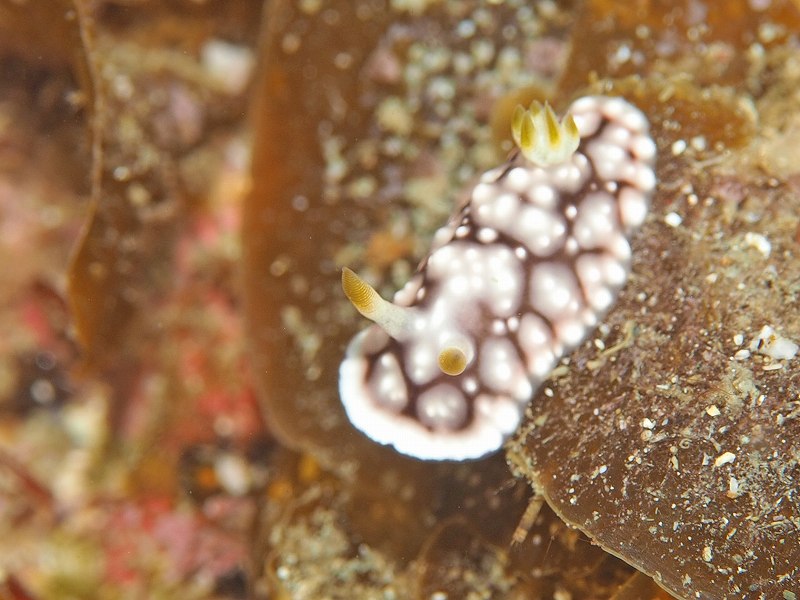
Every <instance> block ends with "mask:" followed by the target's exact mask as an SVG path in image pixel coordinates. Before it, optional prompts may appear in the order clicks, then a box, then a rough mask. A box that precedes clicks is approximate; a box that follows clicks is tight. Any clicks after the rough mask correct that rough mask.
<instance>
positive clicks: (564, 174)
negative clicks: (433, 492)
mask: <svg viewBox="0 0 800 600" xmlns="http://www.w3.org/2000/svg"><path fill="white" fill-rule="evenodd" d="M538 111H550V109H549V107H547V106H545V107H541V106H540V105H536V106H533V105H532V106H531V109H530V111H524V109H523V112H522V113H519V109H518V113H519V114H517V115H515V120H516V121H517V127H518V128H517V129H515V131H514V137H515V140H516V141H517V143H518V145H519V146H520V147H521V148H523V151H517V152H515V153H514V154H513V155H512V156H511V158H510V159H509V161H508V162H507V163H505V164H503V165H501V166H499V167H497V168H495V169H492V170H490V171H488V172H487V173H485V174H484V175H483V176H482V177H481V179H480V181H479V182H478V183H477V184H476V185H475V187H474V188H473V189H472V193H471V201H470V202H469V203H467V204H466V205H465V206H463V207H462V208H461V209H460V210H459V212H458V213H457V214H455V215H454V216H453V217H452V219H451V220H450V222H449V223H448V224H447V225H446V226H444V227H443V228H441V229H440V230H439V231H438V232H437V233H436V235H435V237H434V241H433V248H432V250H431V253H430V254H429V256H428V257H427V258H426V259H425V260H423V261H422V264H421V265H420V267H419V270H418V271H417V273H416V274H415V275H414V276H413V277H412V279H411V280H410V281H409V282H408V283H407V284H406V286H405V287H404V288H403V289H401V290H400V291H399V292H398V293H397V294H396V295H395V298H394V303H389V302H387V301H385V300H382V299H381V298H380V297H378V296H377V294H376V293H375V292H374V290H372V288H370V287H369V286H368V285H367V284H366V283H364V282H363V281H362V280H360V279H359V278H358V277H357V276H356V275H355V274H354V273H353V272H352V271H349V269H347V270H345V272H344V273H343V286H344V289H345V293H346V294H347V296H348V297H349V298H350V299H351V300H352V301H353V304H354V305H355V306H356V307H357V308H358V310H359V311H360V312H361V313H362V314H364V315H365V316H367V317H368V318H370V319H372V320H373V321H375V324H374V325H372V326H371V327H369V328H368V329H366V330H364V331H362V332H361V333H359V334H358V335H356V336H355V338H354V339H353V340H352V341H351V343H350V345H349V347H348V349H347V354H346V356H345V359H344V361H343V362H342V365H341V369H340V379H339V391H340V395H341V398H342V402H343V404H344V407H345V410H346V411H347V415H348V417H349V418H350V420H351V421H352V422H353V424H354V425H355V426H356V427H357V428H358V429H360V430H361V431H363V432H364V433H365V434H366V435H368V436H369V437H370V438H372V439H373V440H375V441H376V442H379V443H381V444H389V445H392V446H394V447H395V448H396V449H397V450H398V451H399V452H402V453H404V454H408V455H410V456H413V457H417V458H420V459H429V460H466V459H474V458H478V457H481V456H483V455H485V454H488V453H490V452H493V451H495V450H497V449H499V448H500V447H501V446H502V444H503V442H504V440H505V439H506V438H507V437H508V436H509V435H511V434H512V433H513V432H514V431H515V430H516V428H517V426H518V424H519V422H520V420H521V418H522V414H523V411H524V409H525V406H526V405H527V403H528V402H529V401H530V400H531V398H532V397H533V395H534V393H535V392H536V390H537V389H538V388H539V386H540V385H541V384H542V382H543V381H544V380H545V379H546V378H547V376H548V374H549V373H550V371H551V369H552V368H553V367H554V366H555V365H556V363H557V362H558V361H559V359H560V358H561V357H562V356H564V354H565V353H567V352H570V351H571V350H572V349H573V348H575V347H576V346H577V345H578V344H580V343H581V342H582V341H583V340H584V339H585V338H586V337H587V335H588V334H589V333H590V332H591V331H592V330H593V329H594V328H595V326H596V325H597V324H598V322H599V320H600V319H601V318H602V317H603V315H604V314H605V313H606V312H607V311H608V310H609V308H611V306H612V305H613V303H614V301H615V300H616V297H617V295H618V293H619V290H620V289H621V288H622V286H623V285H624V284H625V281H626V280H627V277H628V272H629V269H630V258H631V247H630V243H629V239H630V236H631V234H632V232H633V231H634V230H635V229H637V228H638V227H639V226H640V225H641V224H642V223H643V222H644V219H645V216H646V214H647V210H648V204H649V200H650V196H651V194H652V192H653V189H654V188H655V185H656V178H655V174H654V171H653V161H654V159H655V153H656V147H655V144H654V143H653V140H652V139H651V137H650V135H649V133H648V123H647V119H646V118H645V116H644V115H643V114H642V113H641V112H640V111H639V110H638V109H636V108H635V107H633V106H632V105H631V104H629V103H628V102H626V101H624V100H623V99H621V98H609V97H586V98H581V99H579V100H576V101H575V102H574V103H573V104H572V106H571V107H570V109H569V113H568V116H567V117H565V118H564V119H563V120H562V121H561V122H560V123H559V122H558V121H557V120H556V119H555V116H554V115H553V114H552V111H550V112H549V113H546V112H538ZM528 112H530V113H531V116H530V118H529V115H528V114H527V113H528ZM528 121H530V123H528ZM542 124H544V125H542ZM542 126H546V127H548V128H549V130H548V132H547V135H545V132H542V131H541V130H540V127H542ZM531 128H533V129H531ZM576 132H577V135H578V136H579V141H578V138H577V137H576V138H574V142H573V141H571V139H570V136H571V135H574V134H576ZM526 144H527V147H526ZM542 144H544V147H542ZM548 144H549V146H548ZM531 146H535V148H533V149H532V148H531ZM575 146H577V149H574V148H575ZM565 148H567V149H568V150H565ZM573 149H574V151H573ZM534 150H535V151H534ZM526 156H527V158H526ZM532 159H533V160H532ZM534 161H536V162H534Z"/></svg>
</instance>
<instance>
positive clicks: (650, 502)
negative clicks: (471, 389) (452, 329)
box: [0, 0, 800, 600]
mask: <svg viewBox="0 0 800 600" xmlns="http://www.w3.org/2000/svg"><path fill="white" fill-rule="evenodd" d="M723 6H724V9H723ZM584 93H603V94H615V95H621V96H624V97H625V98H627V99H628V100H629V101H630V102H633V103H634V104H636V105H637V106H638V107H640V108H641V109H642V110H643V111H644V112H645V113H646V114H647V116H648V117H649V119H650V123H651V128H652V133H653V135H654V138H655V140H656V143H657V146H658V150H659V155H658V161H657V175H658V180H659V184H658V188H657V191H656V195H655V197H654V200H653V203H652V210H651V213H650V215H649V216H648V219H647V221H646V223H645V225H644V227H643V228H642V230H641V231H639V232H638V233H637V234H636V236H635V237H634V239H633V243H632V246H633V257H634V258H633V271H632V275H631V278H630V280H629V282H628V284H627V286H626V287H625V289H624V290H623V292H622V294H621V296H620V299H619V301H618V302H617V304H616V305H615V307H614V308H613V309H612V311H611V312H610V313H609V314H608V315H607V317H606V318H605V320H604V322H603V325H602V326H601V327H600V328H598V330H597V331H596V332H595V333H594V334H593V335H592V336H591V337H590V339H589V340H588V341H587V342H586V343H584V344H583V345H582V346H581V347H580V348H579V349H578V350H576V351H575V352H574V353H573V354H572V355H571V356H570V357H569V358H568V359H565V360H564V361H562V363H561V364H560V365H559V367H558V368H557V369H556V370H555V371H554V373H553V375H552V377H551V379H550V380H549V381H548V382H547V384H546V385H545V386H543V387H542V389H540V390H539V393H538V395H537V397H536V398H535V400H534V402H533V403H532V404H531V407H530V410H529V411H528V413H527V415H526V418H525V421H524V424H523V426H522V427H521V428H520V431H519V432H518V433H517V435H516V436H515V437H514V438H513V439H512V440H511V441H510V442H509V443H508V444H507V445H506V448H505V450H504V452H500V453H498V454H496V455H494V456H492V457H490V458H487V459H484V460H480V461H475V462H469V463H460V464H454V463H423V462H419V461H414V460H411V459H408V458H405V457H402V456H400V455H398V454H396V453H394V452H393V451H392V450H389V449H387V448H383V447H379V446H377V445H375V444H373V443H372V442H370V441H369V440H367V439H366V438H365V437H363V436H362V435H361V434H359V433H357V432H356V431H355V430H354V429H353V428H352V427H351V426H350V425H349V424H348V422H347V419H346V417H345V415H344V412H343V409H342V408H341V405H340V403H339V400H338V393H337V382H336V379H337V369H338V365H339V362H340V360H341V357H342V355H343V351H344V348H345V345H346V343H347V341H348V339H349V338H350V337H351V336H352V335H353V334H354V333H355V332H356V331H357V330H359V329H360V328H361V327H363V326H364V322H363V319H361V318H360V317H359V316H358V315H357V313H356V311H355V310H354V309H353V308H352V307H351V306H350V304H349V303H348V302H347V300H346V299H345V297H344V295H343V294H342V292H341V290H340V287H339V270H340V268H341V267H342V266H344V265H347V266H350V267H352V268H353V269H355V270H356V271H358V272H359V273H361V274H362V275H363V276H364V277H365V278H366V279H368V280H369V281H370V282H372V283H374V284H375V285H376V286H377V287H378V289H379V290H380V291H381V292H382V293H383V294H384V295H385V296H388V295H390V294H391V293H392V292H393V291H395V290H396V289H397V288H398V287H400V286H401V285H402V284H403V283H404V282H405V281H406V280H407V278H408V277H409V276H410V274H411V273H412V272H413V270H414V268H415V266H416V264H417V262H418V261H419V259H420V257H422V256H424V254H425V253H426V251H427V248H428V246H429V243H430V238H431V235H432V233H433V231H434V230H435V229H436V228H437V227H438V226H440V225H441V224H442V223H443V222H444V221H445V220H446V219H447V216H448V215H449V213H450V211H451V208H452V207H453V206H454V205H455V204H457V203H458V202H459V201H460V200H461V199H462V198H463V196H462V194H463V190H464V189H465V187H466V186H468V185H469V184H470V183H471V182H472V181H474V179H475V177H476V176H477V175H479V174H480V173H481V172H482V171H483V170H485V169H487V168H490V167H492V166H495V165H497V164H499V163H500V162H502V161H503V160H504V157H505V156H506V154H507V153H508V151H509V149H510V147H511V146H510V140H509V135H508V132H509V121H510V115H511V111H512V109H513V108H514V106H515V105H516V104H517V103H518V102H524V103H526V102H528V101H530V100H531V99H533V98H538V99H549V101H550V102H551V103H552V104H553V105H554V106H555V107H556V108H557V109H559V110H561V109H563V108H564V107H566V106H567V105H568V104H569V102H570V101H571V100H572V99H573V98H575V97H577V96H579V95H582V94H584ZM799 107H800V3H798V2H796V1H794V2H793V1H790V0H772V1H771V0H747V1H745V0H731V1H728V2H725V3H718V2H713V1H712V0H705V1H704V0H674V1H668V0H661V1H656V0H649V1H648V0H641V1H636V2H629V1H623V0H616V1H615V0H584V1H582V2H581V1H577V0H574V1H564V2H557V1H554V0H542V1H536V2H533V1H530V2H525V1H523V0H508V1H505V2H503V1H500V0H483V1H477V0H475V1H473V0H464V1H454V0H450V1H445V0H294V1H282V0H273V1H271V2H266V4H262V2H256V1H244V0H242V1H232V0H171V1H168V2H162V1H156V0H113V1H112V0H96V1H93V2H88V1H87V0H51V1H48V2H43V1H40V0H39V1H37V0H14V1H11V0H3V1H2V2H0V231H1V232H2V235H0V264H2V267H1V268H0V294H1V295H2V296H1V298H2V301H0V331H2V332H3V335H2V336H0V598H2V599H3V600H6V599H9V600H27V599H31V600H38V599H48V600H49V599H72V598H76V599H77V598H81V599H82V598H110V599H111V598H113V599H126V598H131V599H134V598H136V599H138V598H148V599H151V598H153V599H158V598H181V599H193V598H197V599H205V598H218V599H226V598H274V599H295V598H296V599H312V600H318V599H320V600H321V599H327V598H330V599H338V598H341V599H353V600H357V599H362V598H364V599H373V598H375V599H398V600H403V599H406V598H408V599H420V600H422V599H425V600H445V599H448V600H456V599H483V598H499V599H505V598H509V599H523V598H524V599H538V598H548V599H549V598H553V599H554V600H569V599H575V600H578V599H616V600H624V599H649V598H671V597H675V598H685V599H689V598H704V599H706V598H708V599H715V598H720V599H722V598H730V599H733V598H748V599H757V598H764V599H772V598H778V599H784V600H793V599H795V598H797V597H798V596H800V465H798V460H800V356H797V355H795V354H793V353H792V352H791V348H792V343H797V342H798V341H800V110H798V108H799ZM765 327H769V328H771V329H764V328H765ZM787 349H788V351H787ZM534 491H535V492H536V493H534ZM537 494H538V496H537ZM536 498H543V499H544V502H543V503H540V502H537V500H536Z"/></svg>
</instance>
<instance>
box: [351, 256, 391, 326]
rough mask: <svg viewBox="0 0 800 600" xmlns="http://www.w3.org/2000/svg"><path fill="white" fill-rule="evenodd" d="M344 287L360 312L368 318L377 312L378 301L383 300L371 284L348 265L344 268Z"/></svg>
mask: <svg viewBox="0 0 800 600" xmlns="http://www.w3.org/2000/svg"><path fill="white" fill-rule="evenodd" d="M342 289H343V290H344V295H345V296H347V299H348V300H350V302H352V303H353V306H355V307H356V309H357V310H358V312H360V313H361V314H362V315H364V316H365V317H367V318H368V319H371V318H372V316H373V315H374V314H375V309H376V305H377V304H378V302H380V301H381V300H383V298H381V297H380V295H379V294H378V292H376V291H375V289H374V288H373V287H372V286H371V285H369V284H368V283H367V282H366V281H364V280H363V279H361V277H359V276H358V275H356V274H355V273H354V272H353V271H352V269H348V268H347V267H345V268H344V269H342Z"/></svg>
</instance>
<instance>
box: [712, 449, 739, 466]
mask: <svg viewBox="0 0 800 600" xmlns="http://www.w3.org/2000/svg"><path fill="white" fill-rule="evenodd" d="M734 460H736V455H735V454H734V453H733V452H723V453H722V454H720V455H719V456H718V457H717V458H716V459H714V466H715V467H721V466H722V465H727V464H729V463H732V462H733V461H734Z"/></svg>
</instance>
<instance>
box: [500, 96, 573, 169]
mask: <svg viewBox="0 0 800 600" xmlns="http://www.w3.org/2000/svg"><path fill="white" fill-rule="evenodd" d="M511 135H512V137H513V138H514V143H516V144H517V146H518V147H519V149H520V151H521V152H522V155H523V156H524V157H525V158H527V159H528V160H529V161H531V162H533V163H536V164H537V165H540V166H543V167H544V166H547V165H553V164H557V163H561V162H564V161H565V160H567V159H568V158H569V157H570V156H571V155H572V153H573V152H575V150H576V149H577V148H578V144H579V143H580V141H581V139H580V134H579V133H578V127H577V125H576V124H575V120H574V119H573V118H572V115H567V116H566V117H564V119H562V121H561V123H559V122H558V118H557V117H556V114H555V113H554V112H553V109H552V108H550V105H549V104H548V103H547V102H545V104H544V106H542V105H541V104H540V103H539V102H537V101H536V100H534V101H533V102H531V105H530V107H529V108H527V109H525V108H523V107H522V106H520V105H517V108H516V109H514V115H513V117H512V120H511Z"/></svg>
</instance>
